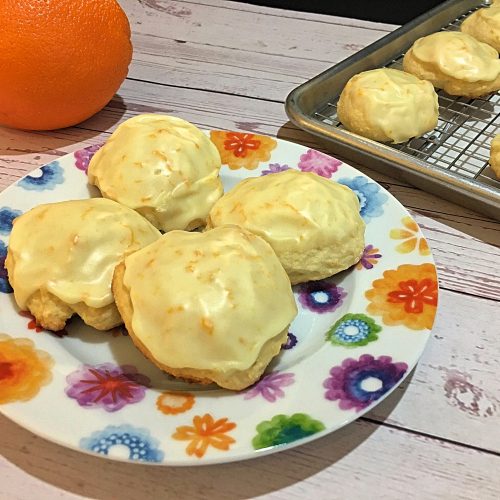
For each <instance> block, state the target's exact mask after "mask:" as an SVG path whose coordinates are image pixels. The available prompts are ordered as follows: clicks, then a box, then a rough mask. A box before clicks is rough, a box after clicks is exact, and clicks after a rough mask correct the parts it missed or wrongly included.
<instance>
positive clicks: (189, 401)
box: [156, 391, 194, 415]
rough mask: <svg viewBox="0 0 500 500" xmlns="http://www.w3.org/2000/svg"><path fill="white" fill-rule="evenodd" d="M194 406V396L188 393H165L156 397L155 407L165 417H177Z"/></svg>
mask: <svg viewBox="0 0 500 500" xmlns="http://www.w3.org/2000/svg"><path fill="white" fill-rule="evenodd" d="M193 405H194V396H193V395H192V394H190V393H189V392H171V391H165V392H163V393H162V394H160V395H159V396H158V399H157V400H156V407H157V408H158V410H160V411H161V412H162V413H165V415H177V414H178V413H184V412H185V411H188V410H190V409H191V408H192V407H193Z"/></svg>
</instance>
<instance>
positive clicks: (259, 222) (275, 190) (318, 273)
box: [207, 169, 365, 284]
mask: <svg viewBox="0 0 500 500" xmlns="http://www.w3.org/2000/svg"><path fill="white" fill-rule="evenodd" d="M224 224H236V225H238V226H241V227H244V228H245V229H248V230H249V231H251V232H253V233H255V234H257V235H259V236H261V237H262V238H264V239H265V240H266V241H267V242H268V243H269V244H270V245H271V246H272V247H273V249H274V251H275V252H276V255H277V256H278V258H279V259H280V261H281V263H282V264H283V267H284V268H285V270H286V272H287V273H288V276H289V277H290V280H291V282H292V284H296V283H301V282H304V281H310V280H319V279H322V278H326V277H328V276H331V275H332V274H335V273H338V272H340V271H343V270H344V269H347V268H348V267H350V266H352V265H353V264H355V263H356V262H358V260H359V259H360V257H361V254H362V253H363V249H364V232H365V224H364V222H363V219H362V218H361V217H360V215H359V201H358V198H357V196H356V195H355V194H354V192H353V191H351V190H350V189H349V188H348V187H346V186H343V185H342V184H338V183H336V182H332V181H329V180H327V179H325V178H324V177H320V176H319V175H316V174H313V173H309V172H299V171H297V170H292V169H290V170H286V171H284V172H280V173H277V174H269V175H266V176H262V177H252V178H249V179H245V180H244V181H242V182H240V183H239V184H237V185H236V186H235V187H234V188H233V189H232V190H231V191H229V192H228V193H226V194H225V195H224V196H223V197H222V198H221V199H220V200H219V201H218V202H217V203H216V204H215V205H214V207H213V208H212V210H211V211H210V215H209V217H208V221H207V229H211V228H214V227H219V226H222V225H224Z"/></svg>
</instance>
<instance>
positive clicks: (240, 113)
mask: <svg viewBox="0 0 500 500" xmlns="http://www.w3.org/2000/svg"><path fill="white" fill-rule="evenodd" d="M120 94H121V97H120V99H116V100H115V101H113V102H112V103H111V104H110V105H109V106H107V107H106V108H105V109H104V110H103V111H102V112H101V113H98V114H97V115H96V116H94V117H93V118H91V119H89V120H87V121H86V122H85V123H84V124H82V126H81V127H82V128H81V129H76V128H73V129H65V130H61V131H56V132H45V133H42V132H39V133H35V134H30V133H27V132H18V131H7V133H6V134H5V135H3V136H2V143H1V144H0V153H1V152H3V153H4V154H3V155H2V156H1V158H2V159H1V160H0V183H1V185H0V187H2V186H5V185H6V184H8V183H9V181H11V180H12V177H13V176H16V175H17V176H18V175H19V174H20V173H21V172H22V171H23V170H24V171H27V170H29V168H30V165H29V163H30V162H28V163H24V164H23V163H20V162H19V161H18V160H20V159H22V160H23V161H27V160H26V157H27V156H28V157H29V154H24V155H23V154H21V155H19V154H15V153H23V151H16V150H17V149H20V148H19V144H23V147H22V148H21V149H22V150H25V149H28V150H29V149H30V148H33V150H35V151H42V152H43V153H44V154H45V155H47V154H49V149H53V150H54V154H60V153H62V152H64V151H71V150H74V149H77V148H78V146H77V145H76V144H74V143H73V141H78V140H79V138H80V136H79V134H81V136H82V139H83V140H84V141H85V143H86V144H88V143H90V142H102V140H103V137H105V136H106V135H107V133H106V134H104V133H100V132H99V131H100V130H113V128H114V127H115V126H116V124H117V123H118V122H119V121H121V120H123V119H125V118H128V117H130V116H133V115H134V114H137V113H140V112H147V111H160V112H164V113H169V114H175V115H178V116H181V117H183V118H185V119H187V120H189V121H192V122H193V123H196V124H197V125H199V126H200V127H202V128H222V129H240V130H241V129H243V130H249V129H250V130H252V131H255V132H258V133H267V134H271V135H278V136H280V137H282V138H288V135H289V138H290V139H292V140H294V141H298V142H300V138H301V137H304V140H305V142H307V144H308V145H310V146H314V145H315V143H314V141H313V140H312V138H311V136H309V135H308V134H305V133H304V132H302V131H300V130H298V129H296V128H295V127H289V126H286V127H284V126H282V124H283V123H286V118H285V114H284V110H283V107H282V106H281V105H279V104H276V103H270V102H263V101H260V100H255V99H249V98H245V97H240V96H230V95H223V94H219V93H210V92H206V93H205V92H201V91H196V90H193V89H177V88H173V87H168V86H161V85H155V84H147V83H144V82H141V83H139V82H133V81H126V82H125V83H124V85H123V86H122V88H121V91H120ZM150 103H155V104H154V106H153V105H151V104H150ZM37 141H40V142H37ZM36 144H39V147H38V149H37V146H36ZM13 150H14V151H13ZM12 153H14V154H12ZM36 156H40V161H46V160H47V156H43V157H42V155H40V154H38V155H36ZM10 160H14V162H13V163H11V162H10ZM360 169H361V170H363V171H365V172H366V173H368V175H373V177H374V178H375V179H380V178H381V177H380V176H379V175H375V174H373V172H370V171H369V170H367V169H365V168H363V167H360ZM387 179H388V178H387ZM383 182H384V185H386V187H389V189H390V190H391V191H394V193H395V194H396V197H397V198H398V199H399V200H400V201H401V202H402V203H403V204H406V202H407V201H408V202H411V203H410V206H413V207H415V208H421V207H426V206H428V205H429V204H430V203H431V202H432V206H433V209H434V211H435V212H438V211H439V208H440V207H444V208H443V211H444V212H445V213H450V212H451V213H453V205H452V204H451V203H448V202H444V201H442V200H439V199H438V198H437V197H434V196H432V195H430V194H426V193H423V192H421V191H419V190H415V189H413V188H407V189H402V188H401V187H400V186H401V184H400V183H399V181H397V183H396V184H395V185H394V186H395V187H394V189H393V188H392V187H391V185H390V184H389V183H388V182H387V181H386V180H384V181H383ZM419 196H422V198H419ZM456 211H457V212H458V213H460V214H462V213H464V214H465V216H466V218H462V217H463V216H462V215H460V216H456V217H455V226H456V227H459V229H465V231H468V232H469V233H470V234H472V235H474V236H475V237H476V238H473V237H463V236H462V235H460V234H459V233H458V231H456V230H454V229H453V228H450V227H448V226H446V225H444V224H440V223H438V222H436V221H433V220H432V219H430V218H428V220H427V222H426V228H425V231H426V236H427V237H428V239H429V241H430V244H431V247H432V249H433V251H434V253H435V256H436V259H437V264H438V267H439V270H440V276H441V280H442V282H441V284H442V286H444V287H445V288H449V289H450V290H458V291H462V290H463V284H462V280H465V282H466V284H467V286H468V292H467V293H470V294H476V295H479V296H486V297H489V296H493V297H498V288H499V287H500V285H499V282H500V273H498V272H497V271H496V270H498V266H499V259H498V252H497V251H496V250H495V249H494V248H492V247H490V246H488V245H486V244H485V243H483V242H482V241H480V240H481V239H484V240H486V241H491V242H495V241H496V242H497V243H498V227H500V225H499V224H498V223H496V222H493V221H488V224H485V225H484V226H481V224H479V223H478V222H477V220H475V219H480V220H485V219H483V218H482V216H480V215H476V214H474V212H470V211H467V210H465V209H460V208H458V207H457V208H456ZM469 216H472V217H473V221H471V218H467V217H469ZM422 220H423V219H422ZM486 220H487V219H486ZM459 222H460V223H459ZM464 259H465V262H467V263H468V264H467V268H466V269H465V270H464V268H463V265H464ZM476 277H477V278H478V279H477V280H476ZM493 290H496V291H495V294H497V295H492V293H493Z"/></svg>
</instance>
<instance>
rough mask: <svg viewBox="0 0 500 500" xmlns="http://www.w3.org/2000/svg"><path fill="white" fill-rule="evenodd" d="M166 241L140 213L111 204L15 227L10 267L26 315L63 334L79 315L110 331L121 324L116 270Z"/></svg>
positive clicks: (55, 213) (39, 211) (71, 204)
mask: <svg viewBox="0 0 500 500" xmlns="http://www.w3.org/2000/svg"><path fill="white" fill-rule="evenodd" d="M159 237H160V232H159V231H158V230H157V229H156V228H155V227H153V226H152V225H151V224H150V223H149V222H148V221H147V220H146V219H144V218H143V217H141V216H140V215H139V214H137V213H136V212H134V211H133V210H131V209H129V208H127V207H124V206H121V205H119V204H118V203H115V202H114V201H111V200H106V199H103V198H93V199H89V200H74V201H64V202H60V203H49V204H44V205H39V206H37V207H35V208H33V209H31V210H29V211H28V212H26V213H24V214H23V215H21V216H19V217H17V218H16V219H15V220H14V224H13V228H12V232H11V235H10V241H9V248H8V253H7V258H6V260H5V267H6V269H7V272H8V275H9V281H10V284H11V286H12V288H13V289H14V298H15V300H16V303H17V305H18V306H19V308H20V309H21V310H29V311H30V312H31V313H32V314H33V315H34V316H35V319H36V321H37V323H38V324H40V325H42V326H43V327H44V328H46V329H48V330H54V331H57V330H62V329H63V328H64V326H65V324H66V321H67V320H68V319H69V318H70V317H71V316H73V314H78V315H79V316H80V317H81V318H82V319H83V320H84V322H85V323H86V324H88V325H89V326H92V327H94V328H97V329H98V330H108V329H110V328H113V327H115V326H117V325H119V324H121V323H122V319H121V317H120V314H119V313H118V310H117V309H116V306H115V303H114V299H113V295H112V292H111V280H112V277H113V272H114V268H115V266H116V265H117V264H118V263H119V262H120V261H121V260H122V259H123V258H124V257H125V256H127V255H129V254H131V253H133V252H135V251H136V250H138V249H140V248H142V247H143V246H145V245H147V244H149V243H152V242H153V241H155V240H156V239H158V238H159Z"/></svg>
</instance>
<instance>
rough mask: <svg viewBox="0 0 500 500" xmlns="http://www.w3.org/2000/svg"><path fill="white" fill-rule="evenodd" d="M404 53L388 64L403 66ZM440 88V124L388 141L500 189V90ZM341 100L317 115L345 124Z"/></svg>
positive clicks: (453, 26)
mask: <svg viewBox="0 0 500 500" xmlns="http://www.w3.org/2000/svg"><path fill="white" fill-rule="evenodd" d="M487 6H488V5H487V4H483V5H482V7H487ZM479 8H481V6H478V7H477V8H476V9H472V10H469V11H468V12H466V13H464V14H463V15H461V16H460V17H458V18H457V19H455V20H454V21H452V22H451V23H450V24H448V25H447V26H445V27H443V28H442V30H448V31H459V30H460V25H461V24H462V22H463V20H464V19H465V18H466V17H468V16H469V15H470V14H472V12H474V11H475V10H477V9H479ZM403 57H404V53H402V54H401V55H399V56H398V57H397V58H395V59H393V60H392V61H391V62H389V63H388V64H386V67H388V68H394V69H400V70H402V69H403ZM436 91H437V94H438V99H439V119H438V125H437V127H436V128H435V129H434V130H432V131H431V132H428V133H426V134H424V135H423V136H421V137H417V138H413V139H410V140H409V141H408V142H406V143H402V144H387V145H388V146H390V147H392V148H394V149H398V150H400V151H402V152H404V153H407V154H408V155H411V156H414V157H417V158H419V159H421V160H423V161H426V162H428V163H430V164H432V165H434V166H435V167H438V168H441V169H443V170H448V171H451V172H455V173H456V174H458V175H460V176H463V177H466V178H468V179H475V180H476V181H477V182H480V183H483V184H488V185H489V186H493V187H496V188H498V189H500V181H499V180H498V179H497V178H496V176H495V174H494V173H493V171H492V170H491V168H489V163H488V162H489V155H490V143H491V140H492V139H493V137H495V135H496V134H497V133H498V128H499V125H500V94H499V93H498V92H496V93H493V94H490V95H488V96H483V97H480V98H475V99H471V98H467V97H455V96H450V95H448V94H446V93H445V92H443V91H442V90H436ZM337 102H338V98H337V99H335V100H334V101H333V102H331V103H330V102H329V103H328V104H326V105H325V106H324V107H323V108H321V109H320V110H319V111H316V112H315V117H316V118H317V119H319V120H320V121H321V122H323V123H325V124H328V125H330V126H333V127H339V128H344V127H343V126H342V124H341V123H340V122H339V121H338V118H337Z"/></svg>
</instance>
